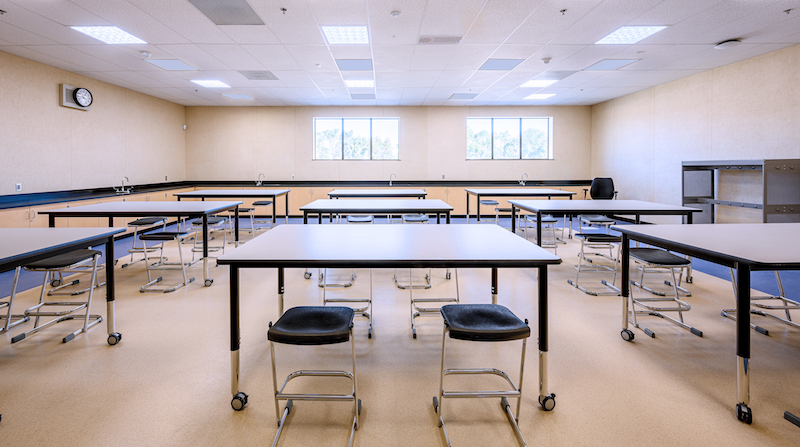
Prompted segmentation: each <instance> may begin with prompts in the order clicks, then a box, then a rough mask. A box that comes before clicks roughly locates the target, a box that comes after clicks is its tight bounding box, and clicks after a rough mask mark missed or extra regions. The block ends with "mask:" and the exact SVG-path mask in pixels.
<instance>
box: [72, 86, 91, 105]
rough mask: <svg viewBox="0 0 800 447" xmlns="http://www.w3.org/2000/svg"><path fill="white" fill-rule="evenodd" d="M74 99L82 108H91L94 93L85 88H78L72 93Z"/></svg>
mask: <svg viewBox="0 0 800 447" xmlns="http://www.w3.org/2000/svg"><path fill="white" fill-rule="evenodd" d="M72 99H74V100H75V104H77V105H79V106H81V107H89V106H90V105H92V92H90V91H89V90H87V89H85V88H76V89H75V90H73V91H72Z"/></svg>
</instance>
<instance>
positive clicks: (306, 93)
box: [292, 88, 325, 99]
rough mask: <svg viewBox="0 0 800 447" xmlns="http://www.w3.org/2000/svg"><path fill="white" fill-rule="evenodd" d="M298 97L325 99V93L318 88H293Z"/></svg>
mask: <svg viewBox="0 0 800 447" xmlns="http://www.w3.org/2000/svg"><path fill="white" fill-rule="evenodd" d="M292 90H294V92H295V93H296V94H297V96H299V97H300V98H304V99H325V95H323V94H322V92H321V91H320V90H319V89H318V88H293V89H292Z"/></svg>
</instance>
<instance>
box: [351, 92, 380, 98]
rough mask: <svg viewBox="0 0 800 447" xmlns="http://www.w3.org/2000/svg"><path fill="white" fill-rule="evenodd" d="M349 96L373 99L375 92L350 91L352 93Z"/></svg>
mask: <svg viewBox="0 0 800 447" xmlns="http://www.w3.org/2000/svg"><path fill="white" fill-rule="evenodd" d="M350 98H352V99H375V93H352V94H350Z"/></svg>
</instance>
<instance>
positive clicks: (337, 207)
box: [300, 199, 453, 224]
mask: <svg viewBox="0 0 800 447" xmlns="http://www.w3.org/2000/svg"><path fill="white" fill-rule="evenodd" d="M300 210H301V211H303V223H304V224H307V223H308V215H309V214H316V215H317V219H318V222H319V223H320V224H321V223H322V215H323V214H328V215H330V216H331V219H332V218H333V215H334V214H385V215H389V214H405V213H435V214H436V223H437V224H438V223H441V215H442V214H445V215H446V222H447V223H448V224H449V223H450V213H451V212H452V211H453V207H452V206H450V205H448V204H447V203H445V202H444V201H443V200H439V199H418V200H412V199H405V200H404V199H365V200H338V199H319V200H315V201H313V202H311V203H309V204H307V205H303V206H301V207H300Z"/></svg>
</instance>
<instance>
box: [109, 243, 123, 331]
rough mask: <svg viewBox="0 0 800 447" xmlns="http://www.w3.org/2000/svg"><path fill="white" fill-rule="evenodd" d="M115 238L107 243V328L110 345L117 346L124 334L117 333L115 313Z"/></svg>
mask: <svg viewBox="0 0 800 447" xmlns="http://www.w3.org/2000/svg"><path fill="white" fill-rule="evenodd" d="M115 294H116V291H115V290H114V236H109V237H108V240H107V241H106V319H107V320H108V321H106V327H107V329H108V340H107V341H108V344H110V345H112V346H113V345H116V344H117V343H119V342H120V340H122V334H120V333H118V332H117V331H116V321H115V320H116V318H115V313H114V297H115Z"/></svg>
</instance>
